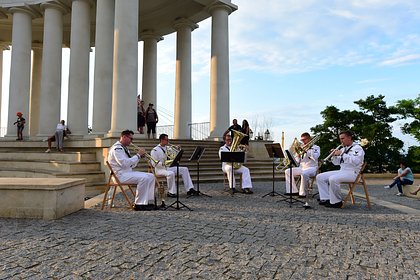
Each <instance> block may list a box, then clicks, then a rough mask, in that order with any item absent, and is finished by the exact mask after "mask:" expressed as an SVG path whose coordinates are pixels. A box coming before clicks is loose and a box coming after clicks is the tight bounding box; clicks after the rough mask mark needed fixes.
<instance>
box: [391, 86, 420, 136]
mask: <svg viewBox="0 0 420 280" xmlns="http://www.w3.org/2000/svg"><path fill="white" fill-rule="evenodd" d="M395 110H396V112H397V113H398V114H399V115H401V117H400V118H401V119H412V121H411V122H407V123H405V124H404V125H403V127H402V128H401V130H402V132H403V133H406V134H410V135H412V136H414V138H416V139H417V141H420V94H419V96H418V97H417V98H415V99H413V100H410V99H403V100H399V101H398V102H397V105H396V106H395Z"/></svg>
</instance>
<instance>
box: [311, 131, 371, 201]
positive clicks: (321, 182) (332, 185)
mask: <svg viewBox="0 0 420 280" xmlns="http://www.w3.org/2000/svg"><path fill="white" fill-rule="evenodd" d="M340 142H341V146H339V147H338V148H337V149H335V150H333V151H332V152H331V155H332V158H331V160H332V163H333V164H334V165H340V170H334V171H328V172H323V173H320V174H318V175H317V176H316V184H317V185H318V191H319V197H320V202H319V204H320V205H325V206H326V207H332V208H341V206H342V205H343V202H342V200H343V199H342V196H341V188H340V183H341V182H353V181H354V180H356V177H357V175H358V173H359V172H360V169H361V168H362V166H363V161H364V158H365V151H364V150H363V148H362V147H361V146H360V145H358V144H356V143H353V136H352V133H351V132H350V131H343V132H341V133H340Z"/></svg>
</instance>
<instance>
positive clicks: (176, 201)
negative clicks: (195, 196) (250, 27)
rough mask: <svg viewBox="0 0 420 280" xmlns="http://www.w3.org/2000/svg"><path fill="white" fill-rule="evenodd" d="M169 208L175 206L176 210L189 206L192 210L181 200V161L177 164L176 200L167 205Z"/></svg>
mask: <svg viewBox="0 0 420 280" xmlns="http://www.w3.org/2000/svg"><path fill="white" fill-rule="evenodd" d="M180 205H181V206H180ZM169 208H173V209H175V210H180V209H182V208H187V209H188V210H190V211H192V209H191V208H189V207H188V206H187V205H185V204H184V203H182V202H181V201H179V163H177V164H176V200H175V201H174V202H173V203H172V204H170V205H168V206H166V208H165V210H168V209H169Z"/></svg>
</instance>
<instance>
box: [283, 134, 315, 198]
mask: <svg viewBox="0 0 420 280" xmlns="http://www.w3.org/2000/svg"><path fill="white" fill-rule="evenodd" d="M300 140H301V141H302V143H303V144H302V146H301V147H302V149H303V150H302V153H301V154H297V156H296V161H297V162H300V165H299V167H293V168H292V195H299V197H306V191H307V189H308V185H309V177H313V176H315V175H316V170H317V169H318V158H319V155H320V153H321V149H320V148H319V146H317V145H312V146H310V147H308V143H309V142H310V141H311V136H310V135H309V133H307V132H305V133H302V135H301V136H300ZM284 173H285V179H286V194H290V169H289V168H288V169H286V171H285V172H284ZM299 175H300V188H299V193H298V189H297V186H296V183H295V176H299Z"/></svg>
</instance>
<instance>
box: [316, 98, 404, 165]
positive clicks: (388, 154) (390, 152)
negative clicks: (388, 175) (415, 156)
mask: <svg viewBox="0 0 420 280" xmlns="http://www.w3.org/2000/svg"><path fill="white" fill-rule="evenodd" d="M383 99H384V96H382V95H379V96H378V97H375V96H373V95H371V96H368V97H367V98H366V99H365V100H362V99H360V100H357V101H355V102H354V103H355V104H357V105H358V106H359V108H360V111H356V110H351V111H350V110H344V111H340V110H339V109H337V108H336V107H334V106H328V107H327V108H326V109H325V110H324V111H322V112H321V115H322V116H323V118H324V123H323V124H320V125H317V126H315V127H313V128H311V131H312V132H313V133H315V134H320V135H321V138H320V140H319V141H318V143H319V145H320V146H321V147H322V148H323V149H325V150H324V151H326V152H325V155H327V154H328V153H329V151H330V149H332V148H335V147H336V146H337V145H338V144H339V143H340V142H339V140H338V139H339V133H340V131H343V130H351V131H352V132H353V134H354V136H353V139H354V140H355V141H359V140H360V139H367V140H368V141H369V144H368V147H367V149H366V155H365V160H366V161H367V163H368V169H369V171H371V172H384V171H387V170H389V169H388V166H391V167H392V168H393V167H394V166H396V165H397V163H398V161H399V160H400V158H401V154H400V150H401V149H402V147H403V145H404V143H403V142H402V141H401V140H399V139H398V138H395V137H393V136H392V126H391V123H392V122H394V121H395V120H396V118H393V117H392V114H393V113H395V112H396V110H395V108H393V107H390V108H388V107H387V106H386V103H385V101H384V100H383ZM325 168H326V167H323V169H325Z"/></svg>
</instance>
